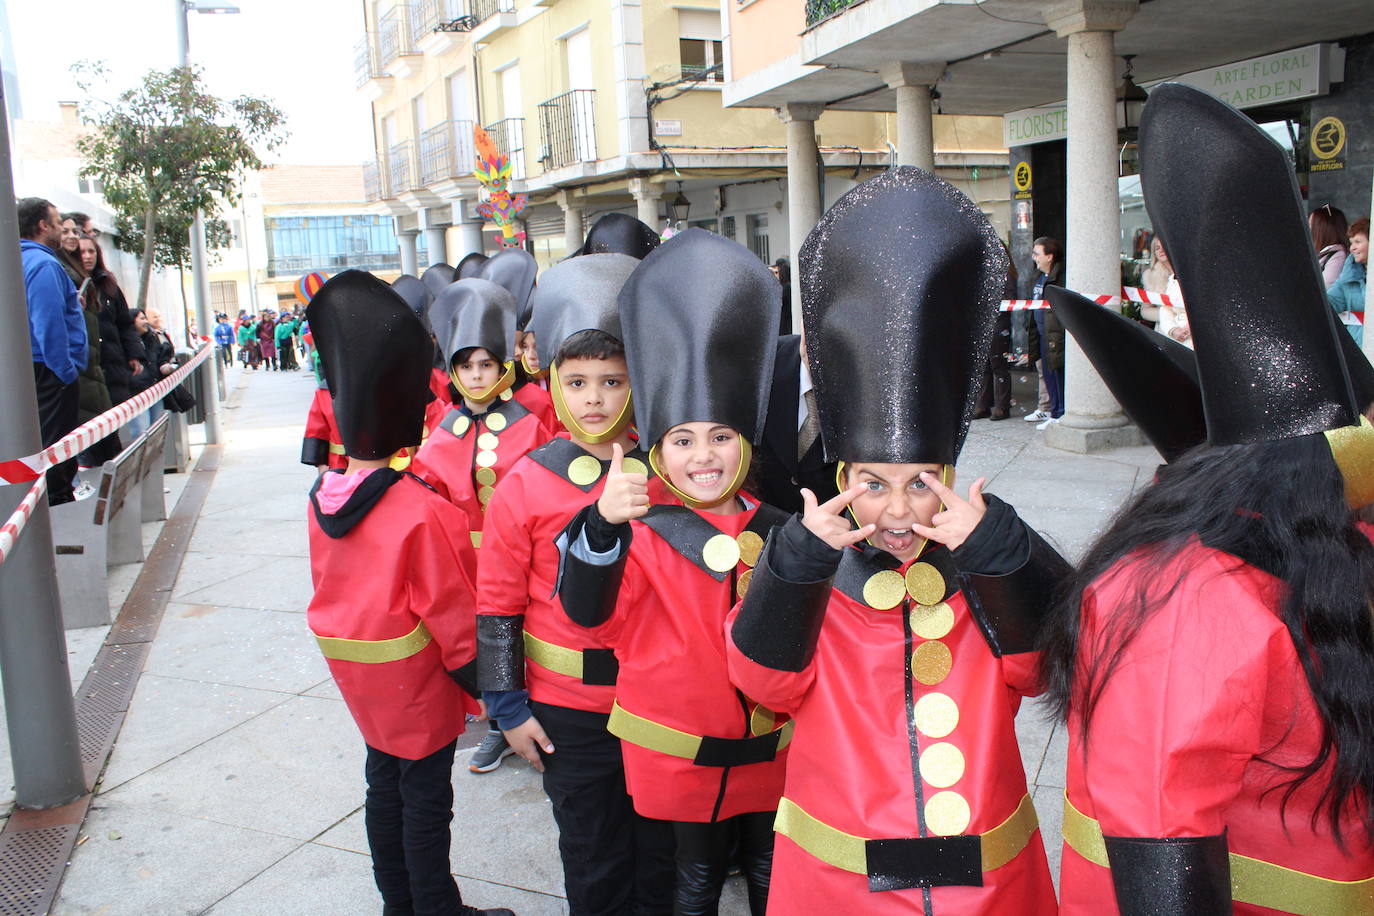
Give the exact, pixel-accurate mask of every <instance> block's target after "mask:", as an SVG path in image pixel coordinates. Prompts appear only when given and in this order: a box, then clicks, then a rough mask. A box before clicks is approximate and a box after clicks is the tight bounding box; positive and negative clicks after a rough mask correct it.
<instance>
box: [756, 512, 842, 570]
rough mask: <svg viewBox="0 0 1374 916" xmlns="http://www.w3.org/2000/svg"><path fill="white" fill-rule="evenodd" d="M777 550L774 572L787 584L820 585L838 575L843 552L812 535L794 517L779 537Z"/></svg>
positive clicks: (796, 517)
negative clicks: (823, 580)
mask: <svg viewBox="0 0 1374 916" xmlns="http://www.w3.org/2000/svg"><path fill="white" fill-rule="evenodd" d="M776 537H777V538H778V549H777V550H776V551H774V553H773V572H774V573H775V574H776V575H777V576H778V577H779V578H782V579H786V580H787V581H788V582H819V581H820V580H821V579H829V578H831V577H832V576H834V575H835V570H837V569H839V568H840V558H841V557H843V556H844V551H842V550H836V549H835V548H834V547H831V546H830V545H829V544H827V543H826V542H825V541H822V540H821V539H820V538H818V537H816V536H815V535H814V534H812V533H811V531H810V529H809V528H807V527H806V526H805V525H803V524H802V520H801V516H800V515H794V516H792V517H791V518H789V519H788V520H787V521H786V522H785V523H784V524H783V525H782V526H781V527H780V528H778V533H777V535H776Z"/></svg>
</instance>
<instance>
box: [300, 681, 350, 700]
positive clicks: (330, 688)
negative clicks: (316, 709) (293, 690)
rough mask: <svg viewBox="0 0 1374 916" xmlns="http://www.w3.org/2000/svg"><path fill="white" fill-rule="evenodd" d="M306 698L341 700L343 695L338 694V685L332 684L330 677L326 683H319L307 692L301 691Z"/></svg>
mask: <svg viewBox="0 0 1374 916" xmlns="http://www.w3.org/2000/svg"><path fill="white" fill-rule="evenodd" d="M303 692H304V693H305V695H306V696H308V697H321V698H323V699H326V700H342V699H343V694H342V693H340V692H339V685H338V684H336V683H334V679H333V678H332V677H331V678H330V679H329V680H327V681H321V682H320V683H318V684H316V685H315V686H314V687H311V688H310V689H309V690H306V691H303Z"/></svg>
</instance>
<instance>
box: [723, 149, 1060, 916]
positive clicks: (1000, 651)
mask: <svg viewBox="0 0 1374 916" xmlns="http://www.w3.org/2000/svg"><path fill="white" fill-rule="evenodd" d="M875 252H880V253H881V256H878V257H875V256H874V253H875ZM800 268H801V269H800V276H801V280H802V284H803V289H805V290H806V295H805V297H804V299H803V306H802V318H803V321H804V325H805V332H806V345H807V346H806V349H807V354H808V362H809V366H810V371H811V378H812V382H813V384H814V387H815V393H816V394H815V397H816V409H817V412H818V413H819V418H820V435H821V440H822V445H823V448H824V452H825V458H826V460H827V461H838V462H839V471H838V477H839V488H840V494H839V495H838V496H836V497H834V498H833V499H831V500H829V501H828V502H826V503H825V504H823V505H817V502H816V499H815V497H814V495H813V494H812V493H811V491H809V490H803V491H802V497H803V503H804V505H805V511H804V514H802V515H798V516H793V517H792V519H791V520H789V521H788V522H787V524H786V525H785V526H783V527H781V528H779V529H777V530H776V531H774V533H773V536H772V538H770V540H769V542H768V544H767V545H766V546H765V548H764V551H763V555H762V556H761V557H760V559H759V562H758V565H757V566H756V567H755V568H754V576H753V581H752V583H751V584H750V587H749V592H748V594H746V595H745V596H744V600H743V602H742V604H741V605H740V607H739V608H738V609H737V610H736V611H735V612H734V614H733V615H732V618H731V620H730V621H729V622H728V624H727V627H728V632H729V658H730V672H731V676H732V677H733V678H734V680H735V683H737V684H738V685H739V686H740V689H742V690H743V691H744V692H745V694H747V695H749V696H751V697H754V698H756V699H757V700H758V701H759V702H761V703H765V704H767V705H768V706H769V707H771V708H773V709H777V710H779V711H780V712H785V713H789V714H791V715H792V716H793V717H794V719H795V721H796V734H795V736H794V738H793V741H792V746H791V748H790V749H789V758H788V771H787V786H786V789H785V790H784V793H783V799H782V802H781V804H780V805H779V808H778V818H777V823H776V825H775V829H776V831H777V833H778V834H779V836H778V840H777V850H776V852H775V855H774V863H773V891H772V896H771V897H770V899H769V913H770V914H784V916H791V914H810V913H873V914H883V913H913V914H918V913H924V914H926V916H930V914H941V913H945V914H973V913H977V914H988V916H992V914H1027V916H1030V914H1037V916H1038V914H1046V916H1049V914H1053V913H1054V912H1055V899H1054V887H1053V884H1052V883H1051V880H1050V871H1049V866H1048V863H1047V861H1046V857H1045V847H1044V844H1043V843H1042V842H1041V839H1040V834H1039V830H1038V824H1037V820H1036V814H1035V808H1034V806H1033V805H1032V803H1031V798H1030V796H1029V794H1027V791H1026V777H1025V774H1024V772H1023V770H1022V766H1021V754H1020V750H1019V748H1018V746H1017V740H1016V731H1015V716H1016V712H1017V709H1018V707H1019V705H1020V703H1021V699H1022V697H1025V696H1029V695H1032V694H1033V693H1034V692H1035V691H1034V686H1035V658H1036V655H1035V652H1034V651H1033V648H1034V647H1033V643H1034V637H1035V634H1036V631H1037V628H1038V625H1039V622H1040V620H1041V619H1042V618H1043V617H1044V615H1045V613H1046V612H1047V611H1048V605H1049V598H1048V596H1049V593H1050V591H1051V590H1052V589H1053V587H1054V585H1055V582H1056V580H1057V579H1058V578H1060V577H1062V576H1064V575H1065V574H1067V572H1068V567H1067V564H1065V563H1064V561H1063V560H1062V559H1061V558H1060V557H1059V555H1058V554H1057V553H1055V551H1054V550H1053V548H1051V547H1050V546H1049V545H1048V544H1046V543H1045V542H1044V541H1043V540H1042V539H1041V538H1040V537H1039V536H1038V535H1036V534H1035V532H1034V531H1032V530H1031V529H1030V528H1029V527H1027V526H1026V525H1025V524H1024V523H1023V522H1022V521H1021V520H1020V518H1019V517H1018V516H1017V515H1016V511H1015V510H1014V509H1012V508H1011V506H1009V505H1007V504H1006V503H1004V502H1001V501H1000V500H998V499H997V498H996V497H994V496H984V495H983V494H982V492H981V490H982V485H983V481H982V480H978V481H976V482H974V483H973V485H972V486H971V487H970V488H969V492H968V498H967V499H964V498H961V497H960V496H958V495H956V494H955V492H954V491H953V490H952V489H951V487H952V486H953V480H954V464H955V461H956V460H957V458H958V455H959V452H960V449H961V448H962V446H963V443H964V437H965V435H966V433H967V431H968V424H969V418H970V416H971V415H972V413H973V408H974V404H975V401H976V400H977V397H978V386H979V383H980V381H981V379H982V374H983V368H984V366H985V365H986V361H987V354H988V350H989V347H990V344H991V338H992V334H993V330H994V323H995V319H996V315H997V308H998V301H999V299H1000V298H1001V291H1002V287H1003V284H1004V282H1005V279H1006V272H1007V259H1006V255H1005V251H1004V249H1003V247H1002V245H1001V243H1000V242H999V240H998V238H997V235H996V233H995V232H994V231H993V229H992V227H991V226H989V225H988V222H987V219H986V217H984V216H983V215H982V214H981V213H980V212H979V211H978V208H977V207H976V206H975V205H974V204H973V203H972V202H971V201H969V200H968V198H966V197H965V196H964V195H963V194H961V193H959V191H957V190H955V189H954V188H953V187H951V186H950V185H948V184H946V183H945V182H943V181H941V180H940V179H938V178H936V177H934V176H933V175H931V174H929V173H927V172H923V171H921V170H919V169H915V168H911V167H906V166H904V167H899V168H895V169H892V170H890V171H888V172H885V173H884V174H882V175H880V176H878V177H876V178H873V179H870V180H869V181H866V182H864V183H863V184H861V185H859V186H858V187H856V188H855V189H854V190H852V191H850V192H849V193H848V194H846V195H845V196H844V197H842V198H841V199H840V201H839V202H838V203H836V204H835V206H834V207H832V208H831V209H830V210H829V211H828V212H827V213H826V214H825V216H824V217H823V218H822V219H821V221H820V223H819V224H818V225H817V226H816V228H815V229H814V230H812V232H811V234H810V236H808V237H807V240H806V243H805V244H804V245H803V247H802V249H801V257H800ZM846 510H848V511H849V512H850V513H852V515H853V518H854V521H855V522H856V523H857V524H851V523H850V520H849V519H848V518H846V517H845V513H846Z"/></svg>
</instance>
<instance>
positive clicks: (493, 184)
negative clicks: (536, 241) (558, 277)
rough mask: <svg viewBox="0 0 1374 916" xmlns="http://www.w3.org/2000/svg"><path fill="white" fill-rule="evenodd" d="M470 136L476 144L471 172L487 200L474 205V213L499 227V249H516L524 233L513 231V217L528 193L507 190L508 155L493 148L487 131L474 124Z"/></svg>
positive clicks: (521, 207) (509, 167)
mask: <svg viewBox="0 0 1374 916" xmlns="http://www.w3.org/2000/svg"><path fill="white" fill-rule="evenodd" d="M472 136H473V141H474V142H475V144H476V146H477V167H476V169H474V174H475V175H476V176H477V180H478V181H480V182H481V183H482V186H483V187H484V188H486V189H487V199H486V200H485V201H483V202H482V203H480V204H478V205H477V212H478V213H480V214H482V216H483V217H485V218H486V219H489V220H491V221H492V222H493V223H495V224H496V225H497V226H499V227H501V247H502V248H520V247H522V246H523V245H524V243H525V233H523V232H516V231H515V219H516V217H518V216H519V215H520V211H521V210H524V209H525V204H526V203H528V202H529V196H528V195H525V194H511V193H510V175H511V161H510V157H509V156H507V155H506V154H505V153H503V152H501V151H500V150H498V149H497V148H496V143H495V142H494V141H493V140H492V139H491V134H489V133H487V132H486V131H485V130H483V129H482V128H481V127H474V128H473V129H472Z"/></svg>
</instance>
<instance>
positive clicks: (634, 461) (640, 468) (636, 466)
mask: <svg viewBox="0 0 1374 916" xmlns="http://www.w3.org/2000/svg"><path fill="white" fill-rule="evenodd" d="M620 470H622V471H624V472H625V473H626V474H643V475H644V476H645V477H648V476H649V469H648V468H646V467H645V466H644V462H642V461H640V460H639V459H638V458H626V459H625V460H624V461H622V462H620Z"/></svg>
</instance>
